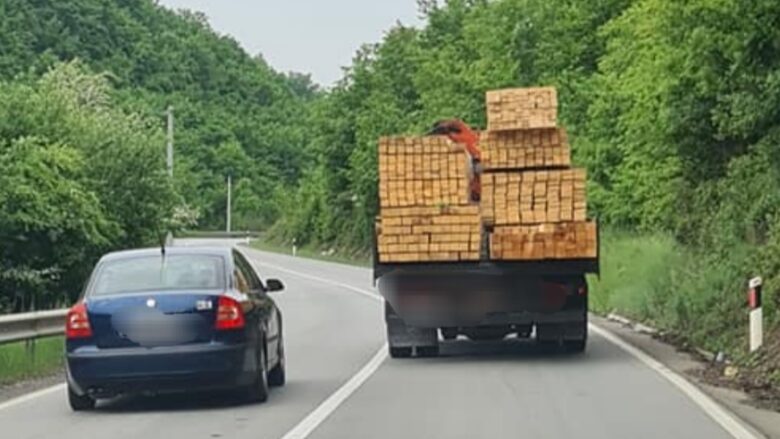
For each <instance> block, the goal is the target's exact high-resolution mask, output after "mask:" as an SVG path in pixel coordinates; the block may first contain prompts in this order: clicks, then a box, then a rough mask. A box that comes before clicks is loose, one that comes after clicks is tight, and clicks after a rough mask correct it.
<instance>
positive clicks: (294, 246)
mask: <svg viewBox="0 0 780 439" xmlns="http://www.w3.org/2000/svg"><path fill="white" fill-rule="evenodd" d="M297 243H298V238H293V242H292V244H293V247H292V255H293V257H295V255H296V254H297V253H298V245H297Z"/></svg>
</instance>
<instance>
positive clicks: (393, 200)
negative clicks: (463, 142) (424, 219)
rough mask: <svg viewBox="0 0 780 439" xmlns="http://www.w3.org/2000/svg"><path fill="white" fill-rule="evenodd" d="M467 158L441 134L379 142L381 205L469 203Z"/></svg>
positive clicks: (405, 205)
mask: <svg viewBox="0 0 780 439" xmlns="http://www.w3.org/2000/svg"><path fill="white" fill-rule="evenodd" d="M466 165H467V163H466V157H465V155H464V154H463V153H462V152H459V151H458V150H457V149H453V145H452V144H451V143H450V142H449V141H448V140H447V139H446V138H445V137H442V136H429V137H385V138H382V139H380V141H379V200H380V206H381V207H382V208H385V207H411V206H448V205H462V204H467V202H468V181H467V180H466V174H465V172H466V169H467V168H466Z"/></svg>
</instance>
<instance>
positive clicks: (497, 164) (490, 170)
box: [376, 87, 598, 263]
mask: <svg viewBox="0 0 780 439" xmlns="http://www.w3.org/2000/svg"><path fill="white" fill-rule="evenodd" d="M486 99H487V111H488V130H487V131H486V132H483V133H481V136H480V148H481V150H482V157H481V158H482V160H481V163H482V167H483V170H484V172H483V174H482V176H481V179H482V180H481V182H482V199H481V202H480V205H471V204H470V203H469V189H468V186H469V185H468V159H467V157H466V155H465V153H464V152H463V151H462V150H461V149H460V148H456V147H454V145H452V143H451V142H450V141H449V140H448V139H447V138H446V137H443V136H430V137H385V138H382V139H380V141H379V198H380V203H379V204H380V216H379V218H378V220H377V224H376V228H377V251H378V254H379V262H381V263H421V262H459V261H479V260H480V256H481V255H483V251H482V249H481V246H482V244H483V240H482V236H483V235H482V234H483V233H487V234H488V237H489V248H488V249H485V250H489V258H490V259H491V260H494V261H544V260H564V259H565V260H576V259H591V258H596V257H598V243H597V234H598V231H597V227H596V224H595V223H594V222H589V221H588V220H587V200H586V189H585V181H586V175H585V171H584V170H583V169H575V168H572V167H571V148H570V146H569V140H568V137H567V135H566V131H565V129H563V128H559V127H557V117H558V115H557V113H558V102H557V93H556V91H555V89H554V88H550V87H543V88H529V89H511V90H496V91H490V92H488V93H487V96H486ZM483 257H485V256H484V255H483Z"/></svg>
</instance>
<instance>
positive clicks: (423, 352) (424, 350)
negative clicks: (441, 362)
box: [417, 344, 439, 358]
mask: <svg viewBox="0 0 780 439" xmlns="http://www.w3.org/2000/svg"><path fill="white" fill-rule="evenodd" d="M417 356H418V357H424V358H432V357H438V356H439V345H438V344H437V345H433V346H418V347H417Z"/></svg>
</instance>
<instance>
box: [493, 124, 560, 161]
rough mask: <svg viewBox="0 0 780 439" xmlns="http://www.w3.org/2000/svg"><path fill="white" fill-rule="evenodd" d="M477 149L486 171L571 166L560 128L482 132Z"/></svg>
mask: <svg viewBox="0 0 780 439" xmlns="http://www.w3.org/2000/svg"><path fill="white" fill-rule="evenodd" d="M480 147H481V149H482V166H483V167H484V169H485V170H486V171H498V170H513V169H526V168H568V167H570V166H571V147H570V146H569V139H568V136H567V135H566V130H565V129H563V128H541V129H533V130H515V131H485V132H483V133H482V135H481V138H480Z"/></svg>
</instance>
